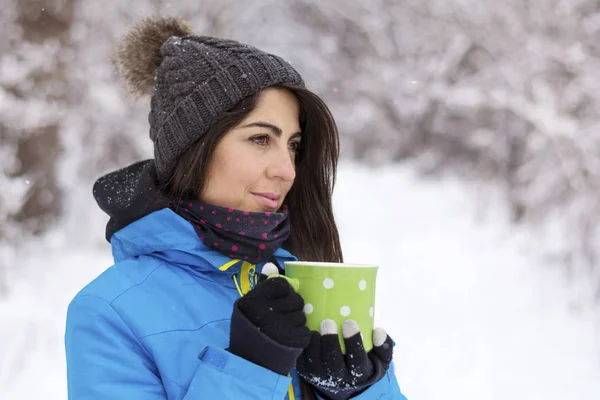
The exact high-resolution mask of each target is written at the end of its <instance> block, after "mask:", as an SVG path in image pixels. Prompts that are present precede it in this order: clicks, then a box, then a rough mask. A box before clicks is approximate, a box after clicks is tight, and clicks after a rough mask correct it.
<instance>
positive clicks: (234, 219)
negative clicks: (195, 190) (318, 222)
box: [173, 201, 290, 264]
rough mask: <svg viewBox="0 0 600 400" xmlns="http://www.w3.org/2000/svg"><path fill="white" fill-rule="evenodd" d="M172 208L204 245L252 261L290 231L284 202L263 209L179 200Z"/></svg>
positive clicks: (272, 248) (263, 258) (277, 244)
mask: <svg viewBox="0 0 600 400" xmlns="http://www.w3.org/2000/svg"><path fill="white" fill-rule="evenodd" d="M173 210H174V211H175V212H176V213H177V214H179V215H180V216H181V217H183V218H184V219H186V220H188V221H189V222H190V223H191V224H192V225H193V226H194V229H195V230H196V233H197V234H198V237H199V238H200V240H201V241H202V243H204V244H205V245H206V246H208V247H210V248H212V249H215V250H217V251H219V252H221V253H223V254H225V255H226V256H228V257H231V258H234V259H239V260H244V261H248V262H250V263H252V264H259V263H261V262H263V261H267V260H269V259H270V258H271V256H272V255H273V253H275V250H277V249H278V248H279V247H280V246H281V245H282V244H283V242H284V241H285V240H286V239H287V238H288V237H289V235H290V223H289V219H288V210H287V206H283V207H282V209H281V210H280V212H277V213H268V212H267V213H264V212H251V211H242V210H236V209H233V208H222V207H216V206H211V205H207V204H204V203H201V202H199V201H180V202H179V204H177V205H176V206H175V207H173Z"/></svg>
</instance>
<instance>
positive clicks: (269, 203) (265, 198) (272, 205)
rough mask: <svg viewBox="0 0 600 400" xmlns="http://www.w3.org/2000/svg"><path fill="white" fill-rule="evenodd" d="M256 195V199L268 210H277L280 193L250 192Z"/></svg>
mask: <svg viewBox="0 0 600 400" xmlns="http://www.w3.org/2000/svg"><path fill="white" fill-rule="evenodd" d="M252 194H253V195H254V196H256V198H257V200H258V201H259V202H260V203H261V204H262V205H264V206H265V207H267V208H268V209H269V210H277V208H278V206H279V199H280V198H281V195H280V194H276V193H252Z"/></svg>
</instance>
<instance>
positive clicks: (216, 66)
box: [65, 18, 404, 400]
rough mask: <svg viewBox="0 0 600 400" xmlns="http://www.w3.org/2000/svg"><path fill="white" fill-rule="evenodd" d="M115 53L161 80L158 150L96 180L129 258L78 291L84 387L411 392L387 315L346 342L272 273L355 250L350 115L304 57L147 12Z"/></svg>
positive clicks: (142, 91)
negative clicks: (347, 215)
mask: <svg viewBox="0 0 600 400" xmlns="http://www.w3.org/2000/svg"><path fill="white" fill-rule="evenodd" d="M114 60H115V62H116V65H117V66H118V68H119V70H120V72H121V74H122V76H123V77H124V79H125V81H126V82H127V83H128V85H129V87H130V89H131V91H132V92H133V93H134V94H135V95H138V96H143V95H147V94H149V95H151V111H150V115H149V121H150V138H151V139H152V140H153V142H154V155H155V158H154V159H153V160H147V161H143V162H139V163H136V164H134V165H131V166H129V167H126V168H124V169H122V170H119V171H116V172H113V173H111V174H108V175H107V176H105V177H103V178H101V179H99V180H98V181H97V182H96V184H95V186H94V195H95V198H96V200H97V202H98V204H99V206H100V207H101V208H102V209H103V210H104V211H105V212H106V213H107V214H109V216H110V220H109V223H108V225H107V230H106V238H107V240H108V241H109V242H110V243H111V246H112V250H113V256H114V258H115V262H116V263H115V265H114V266H113V267H111V268H109V269H108V270H107V271H105V272H104V273H103V274H101V275H100V276H99V277H98V278H96V279H95V280H94V281H92V282H91V283H89V284H88V285H87V286H86V287H85V288H84V289H83V290H82V291H81V292H80V293H78V294H77V296H76V297H75V298H74V299H73V301H72V302H71V304H70V306H69V310H68V316H67V328H66V336H65V342H66V353H67V372H68V391H69V398H71V399H84V398H85V399H187V400H192V399H284V398H289V399H300V398H305V399H310V398H329V399H347V398H360V399H404V396H402V394H401V393H400V390H399V388H398V384H397V382H396V379H395V377H394V373H393V370H392V368H390V364H391V361H392V347H393V346H392V341H391V339H390V338H389V337H388V336H387V335H386V334H385V332H384V331H383V330H381V329H378V330H376V331H375V333H374V338H373V339H374V344H375V347H374V349H373V350H372V351H371V352H370V353H369V354H366V353H365V351H364V348H363V347H362V341H361V339H360V332H359V331H358V326H357V325H356V323H355V322H353V321H348V322H346V323H345V324H344V326H343V327H342V329H343V333H344V338H345V340H346V344H347V348H348V351H347V353H346V355H344V354H342V353H341V351H340V345H339V343H338V340H337V335H336V332H337V326H335V324H334V323H333V321H324V323H323V324H322V329H321V332H320V333H317V332H310V331H309V330H308V328H306V326H305V322H306V319H305V316H304V314H303V312H302V310H303V306H304V302H303V300H302V298H301V297H300V295H298V294H297V293H296V292H294V290H293V289H292V288H291V287H290V285H289V284H288V283H287V281H286V280H285V279H283V278H273V279H264V277H265V276H266V275H269V274H271V273H273V272H280V273H283V269H282V266H283V263H284V262H285V261H287V260H297V259H298V258H300V259H307V260H317V261H334V262H341V261H342V252H341V248H340V243H339V238H338V232H337V228H336V225H335V222H334V218H333V213H332V206H331V194H332V189H333V188H332V186H333V178H334V176H335V170H336V164H337V157H338V135H337V130H336V126H335V123H334V121H333V119H332V117H331V114H330V112H329V110H328V109H327V107H326V106H325V104H324V103H323V102H322V101H321V100H320V99H319V98H318V97H317V96H316V95H314V94H313V93H311V92H310V91H308V90H307V89H305V87H304V82H303V81H302V78H301V77H300V75H299V74H298V72H296V71H295V70H294V69H293V68H292V67H291V66H290V65H289V64H288V63H287V62H285V61H283V60H282V59H281V58H279V57H277V56H274V55H270V54H267V53H264V52H262V51H260V50H258V49H256V48H253V47H250V46H247V45H244V44H240V43H238V42H234V41H231V40H224V39H219V38H213V37H207V36H196V35H193V34H192V33H191V32H190V30H189V28H188V27H187V25H186V24H185V23H184V22H183V21H181V20H178V19H173V18H155V19H147V20H145V21H143V22H142V23H141V24H139V25H138V26H136V27H135V28H134V29H133V30H132V31H131V32H130V34H129V35H128V36H127V37H126V38H125V39H124V41H123V43H122V45H121V47H120V49H119V51H118V52H117V53H116V55H115V58H114ZM315 232H319V235H318V236H317V235H315V234H314V233H315ZM292 254H294V255H292ZM297 257H298V258H297ZM257 277H258V278H257ZM246 294H247V295H246Z"/></svg>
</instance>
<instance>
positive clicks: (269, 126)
mask: <svg viewBox="0 0 600 400" xmlns="http://www.w3.org/2000/svg"><path fill="white" fill-rule="evenodd" d="M255 127H258V128H266V129H269V130H270V131H272V132H273V133H274V134H275V136H277V137H281V134H282V133H283V132H282V131H281V129H280V128H279V127H278V126H275V125H273V124H270V123H268V122H264V121H256V122H252V123H249V124H246V125H242V126H241V127H240V128H255ZM298 136H302V132H296V133H294V134H293V135H292V136H291V137H292V138H294V137H298Z"/></svg>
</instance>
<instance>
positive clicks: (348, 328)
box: [342, 319, 360, 339]
mask: <svg viewBox="0 0 600 400" xmlns="http://www.w3.org/2000/svg"><path fill="white" fill-rule="evenodd" d="M359 332H360V328H359V327H358V324H357V323H356V321H354V320H353V319H349V320H347V321H345V322H344V324H343V325H342V336H343V337H344V339H349V338H351V337H352V336H354V335H356V334H357V333H359Z"/></svg>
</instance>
